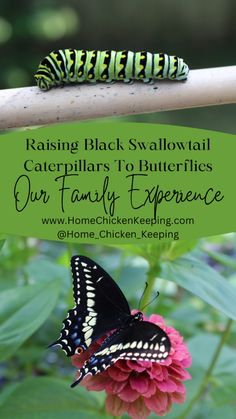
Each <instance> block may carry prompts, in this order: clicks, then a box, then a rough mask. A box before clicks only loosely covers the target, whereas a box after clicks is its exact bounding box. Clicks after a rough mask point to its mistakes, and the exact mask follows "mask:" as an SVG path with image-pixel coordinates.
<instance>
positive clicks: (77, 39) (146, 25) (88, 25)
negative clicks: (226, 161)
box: [0, 0, 236, 132]
mask: <svg viewBox="0 0 236 419" xmlns="http://www.w3.org/2000/svg"><path fill="white" fill-rule="evenodd" d="M235 17H236V3H235V0H224V1H222V0H208V1H205V0H199V1H196V0H189V1H186V0H178V1H176V0H168V1H165V0H145V1H144V0H135V1H127V0H120V1H119V2H116V1H109V0H99V1H97V0H90V1H87V0H80V1H78V0H67V1H66V2H65V1H64V0H47V1H45V0H43V1H36V0H34V1H27V0H21V1H20V3H19V2H17V1H16V0H12V1H10V2H9V1H7V0H1V5H0V51H1V57H2V59H1V72H0V88H11V87H20V86H28V85H32V84H34V80H33V74H34V73H35V71H36V69H37V66H38V64H39V61H40V60H41V59H42V58H43V57H44V56H45V55H47V54H48V53H49V52H50V51H51V50H53V49H58V48H68V47H72V48H78V49H81V48H85V49H118V50H119V49H131V50H136V51H137V50H149V51H151V52H155V51H165V52H166V53H168V54H173V53H174V54H176V55H178V56H180V57H181V56H182V57H184V59H185V60H186V62H187V63H188V64H189V66H190V68H192V69H194V68H204V67H218V66H227V65H235V43H236V31H235ZM235 110H236V107H235V105H227V106H220V107H209V108H207V109H206V108H202V109H188V110H180V111H172V112H163V113H158V114H149V115H142V116H135V117H131V116H129V117H127V118H123V119H126V120H132V121H134V120H135V121H145V122H161V123H171V124H175V125H185V126H194V127H200V128H208V129H213V130H221V131H225V132H235Z"/></svg>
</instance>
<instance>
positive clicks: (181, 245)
mask: <svg viewBox="0 0 236 419" xmlns="http://www.w3.org/2000/svg"><path fill="white" fill-rule="evenodd" d="M196 244H197V240H193V241H179V242H171V245H170V247H169V249H168V248H167V250H166V251H165V252H163V254H162V255H161V258H162V259H163V260H174V259H177V258H179V257H180V256H182V255H184V254H185V253H188V252H190V251H191V250H192V249H193V248H194V247H195V246H196Z"/></svg>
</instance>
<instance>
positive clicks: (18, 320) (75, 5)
mask: <svg viewBox="0 0 236 419" xmlns="http://www.w3.org/2000/svg"><path fill="white" fill-rule="evenodd" d="M235 16H236V3H235V1H234V0H224V1H222V0H208V1H207V2H206V1H205V0H204V1H203V0H199V1H195V0H190V1H188V2H187V1H186V0H179V1H178V2H177V1H176V0H169V1H165V0H146V1H144V0H136V1H135V2H134V1H129V2H127V1H126V0H120V1H119V2H115V1H113V2H111V1H108V0H101V1H96V0H90V1H89V2H88V1H86V0H80V1H77V0H68V1H66V2H65V1H63V0H47V1H46V0H43V1H36V0H34V1H30V2H29V1H27V0H22V1H20V2H17V1H16V0H13V1H11V2H9V1H7V0H1V5H0V52H1V72H0V88H1V89H4V88H14V87H21V86H22V87H23V86H28V85H32V84H34V81H33V74H34V72H35V70H36V68H37V66H38V63H39V61H40V60H41V59H42V57H44V56H45V55H47V53H48V52H49V51H50V50H53V49H58V48H67V47H72V48H78V49H80V48H86V49H131V50H142V49H144V50H149V51H151V52H155V51H165V52H167V53H168V54H172V53H175V54H177V55H178V56H182V57H184V59H185V60H186V62H187V63H188V64H189V66H190V68H192V69H194V68H204V67H214V66H227V65H235V43H236V31H235ZM235 110H236V107H235V105H227V106H220V107H211V108H203V109H189V110H181V111H174V112H163V113H158V114H149V115H142V116H135V117H130V116H129V117H127V118H122V120H130V121H140V122H141V121H142V122H161V123H170V124H175V125H185V126H194V127H200V128H207V129H213V130H221V131H226V132H233V133H235ZM1 245H2V246H3V247H2V249H1V253H0V360H1V365H0V385H1V388H2V392H1V394H0V415H1V416H2V417H3V418H4V419H13V418H14V419H65V418H67V417H70V419H73V418H80V419H90V417H91V418H94V417H96V418H99V417H104V415H105V412H104V395H103V393H91V392H90V393H88V392H86V391H85V390H84V389H83V388H82V387H79V386H78V387H77V388H75V389H74V390H73V391H72V390H71V389H70V388H69V384H70V383H71V382H72V381H73V374H74V368H73V367H72V366H71V365H70V361H69V360H68V359H67V358H66V357H65V356H64V354H63V353H60V352H53V351H49V350H47V349H46V347H47V345H48V344H49V343H50V342H52V341H53V340H54V339H55V338H56V337H57V335H58V332H59V330H60V328H61V321H62V320H63V319H64V317H65V313H66V311H67V309H68V307H70V306H71V305H72V304H73V302H72V293H71V279H70V273H69V269H68V266H69V259H70V256H71V255H72V254H73V253H74V254H75V253H81V254H85V255H88V256H89V257H92V258H94V259H95V260H97V261H98V262H100V263H101V264H102V266H104V267H105V269H107V270H108V271H109V273H110V274H111V275H112V276H113V277H114V278H115V279H116V280H117V281H118V283H119V285H120V286H121V287H122V289H123V291H124V292H125V294H126V296H127V298H128V300H129V302H130V304H131V306H132V307H134V308H135V307H137V305H138V301H139V298H140V295H141V293H142V290H143V287H144V283H145V280H146V279H147V278H148V280H149V282H150V284H151V285H150V287H149V290H150V294H151V295H152V293H154V292H155V290H156V289H158V290H159V291H160V297H159V298H158V300H156V301H155V302H154V303H153V304H152V305H151V306H149V307H148V312H149V313H151V312H156V313H160V314H161V315H163V316H164V317H165V318H166V321H167V322H168V324H173V325H174V327H176V328H178V329H179V330H180V332H181V333H182V334H183V335H184V337H185V339H186V340H187V341H188V345H189V349H190V351H191V354H192V357H193V366H192V368H191V374H192V377H193V379H192V381H191V382H188V383H187V394H188V398H187V402H186V404H184V405H182V406H176V407H175V408H174V410H173V412H172V413H171V414H169V415H168V418H170V419H175V418H182V419H183V418H190V419H199V418H200V419H204V418H209V417H214V419H221V418H222V417H225V418H227V419H231V418H232V419H234V418H235V391H236V382H235V374H236V339H235V325H234V323H233V322H232V319H235V318H236V304H235V301H236V299H235V294H236V290H235V285H236V274H235V269H236V258H235V255H236V237H235V235H227V236H221V237H216V238H211V239H209V240H201V241H199V242H196V243H174V244H168V245H163V246H158V245H155V246H154V245H150V246H146V247H144V246H143V247H142V246H141V247H135V246H126V247H119V248H116V247H114V246H113V247H101V246H100V247H99V246H82V245H80V246H79V245H78V246H74V247H72V246H69V245H68V246H65V245H62V244H57V243H53V242H52V243H49V242H41V241H38V240H35V239H23V238H15V237H9V238H8V239H7V240H6V241H4V239H3V240H2V241H1ZM150 273H151V274H150ZM151 295H149V297H151Z"/></svg>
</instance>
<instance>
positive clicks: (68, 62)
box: [35, 49, 189, 90]
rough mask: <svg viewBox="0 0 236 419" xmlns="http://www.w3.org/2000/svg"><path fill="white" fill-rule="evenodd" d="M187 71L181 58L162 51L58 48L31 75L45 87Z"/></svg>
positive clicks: (163, 76) (176, 76) (173, 75)
mask: <svg viewBox="0 0 236 419" xmlns="http://www.w3.org/2000/svg"><path fill="white" fill-rule="evenodd" d="M188 72H189V68H188V66H187V64H186V63H185V62H184V61H183V59H182V58H178V57H176V56H171V55H166V54H162V53H161V54H152V53H150V52H146V51H141V52H132V51H111V50H108V51H86V50H76V49H60V50H58V51H53V52H51V53H50V54H49V55H48V56H47V57H45V58H44V59H43V60H42V61H41V63H40V64H39V67H38V70H37V73H36V74H35V79H36V82H37V85H38V87H40V89H42V90H49V89H51V87H54V86H59V85H63V84H68V83H82V82H90V83H91V82H92V83H93V82H96V81H105V82H113V81H118V80H123V81H124V82H125V83H129V82H131V81H132V80H143V81H144V82H145V83H150V82H152V81H153V80H155V79H166V78H168V79H171V80H185V79H186V78H187V75H188Z"/></svg>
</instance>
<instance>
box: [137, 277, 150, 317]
mask: <svg viewBox="0 0 236 419" xmlns="http://www.w3.org/2000/svg"><path fill="white" fill-rule="evenodd" d="M147 287H148V283H147V282H145V287H144V290H143V292H142V295H141V297H140V299H139V303H138V310H141V309H140V306H141V302H142V299H143V296H144V294H145V292H146V291H147Z"/></svg>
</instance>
